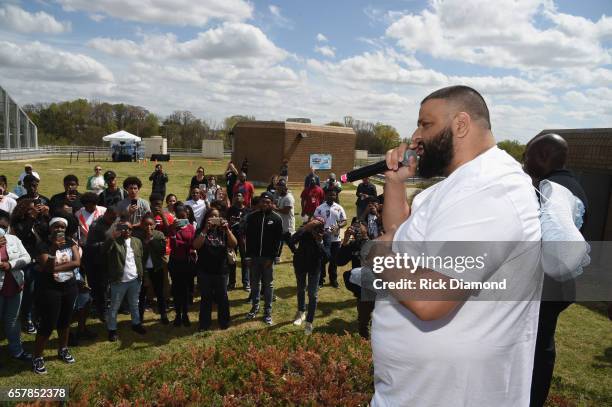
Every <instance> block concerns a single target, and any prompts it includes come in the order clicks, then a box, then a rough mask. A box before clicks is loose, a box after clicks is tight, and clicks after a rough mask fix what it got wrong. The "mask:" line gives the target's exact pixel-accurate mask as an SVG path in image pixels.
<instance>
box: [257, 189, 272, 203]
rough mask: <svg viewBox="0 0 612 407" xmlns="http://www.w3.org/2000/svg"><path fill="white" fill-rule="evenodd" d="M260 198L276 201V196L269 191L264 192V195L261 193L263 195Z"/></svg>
mask: <svg viewBox="0 0 612 407" xmlns="http://www.w3.org/2000/svg"><path fill="white" fill-rule="evenodd" d="M259 197H260V198H261V199H269V200H271V201H273V200H274V195H272V194H271V193H269V192H268V191H266V192H262V193H261V195H259Z"/></svg>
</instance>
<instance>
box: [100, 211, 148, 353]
mask: <svg viewBox="0 0 612 407" xmlns="http://www.w3.org/2000/svg"><path fill="white" fill-rule="evenodd" d="M103 252H104V254H105V255H106V258H107V267H108V278H109V281H110V295H111V304H110V308H109V310H108V316H107V317H106V327H107V328H108V340H109V341H111V342H115V341H117V313H118V312H119V308H120V307H121V303H122V302H123V298H124V297H127V302H128V305H129V307H130V314H131V316H132V330H134V332H137V333H139V334H141V335H144V334H145V333H146V332H147V331H146V330H145V328H144V327H143V326H142V322H141V319H140V313H139V311H138V297H139V295H140V286H141V282H142V276H143V248H142V242H141V241H140V239H138V238H134V237H132V224H131V223H130V220H129V215H127V214H123V215H121V218H120V220H119V223H118V224H117V227H116V229H115V230H114V231H113V232H112V234H111V237H110V238H109V239H107V240H106V243H105V244H104V248H103Z"/></svg>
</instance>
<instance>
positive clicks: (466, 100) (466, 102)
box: [421, 85, 491, 130]
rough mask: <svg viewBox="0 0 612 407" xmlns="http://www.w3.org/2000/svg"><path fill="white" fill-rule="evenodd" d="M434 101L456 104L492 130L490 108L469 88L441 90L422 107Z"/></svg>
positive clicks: (454, 87)
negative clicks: (446, 101)
mask: <svg viewBox="0 0 612 407" xmlns="http://www.w3.org/2000/svg"><path fill="white" fill-rule="evenodd" d="M432 99H444V100H448V101H449V102H452V103H454V104H456V105H457V106H458V107H459V109H460V110H461V111H465V112H466V113H468V114H469V115H470V116H471V117H472V119H474V120H477V121H482V122H484V124H485V127H486V128H487V129H489V130H491V118H490V117H489V108H488V107H487V103H486V102H485V100H484V98H483V97H482V95H481V94H480V93H478V92H477V91H476V90H475V89H473V88H470V87H469V86H464V85H456V86H449V87H446V88H442V89H439V90H437V91H435V92H433V93H431V94H429V95H428V96H427V97H426V98H425V99H423V100H422V101H421V105H423V104H424V103H425V102H427V101H429V100H432Z"/></svg>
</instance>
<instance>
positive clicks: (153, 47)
mask: <svg viewBox="0 0 612 407" xmlns="http://www.w3.org/2000/svg"><path fill="white" fill-rule="evenodd" d="M88 45H89V46H91V47H93V48H95V49H97V50H99V51H103V52H105V53H108V54H112V55H116V56H121V57H129V58H135V59H145V60H159V59H160V58H162V59H171V58H179V59H188V60H192V59H202V60H213V59H224V60H232V61H236V62H242V63H253V62H254V61H258V62H259V63H263V64H265V65H266V66H267V65H270V64H274V63H277V62H279V61H281V60H283V59H285V58H286V57H287V56H288V53H287V52H286V51H284V50H283V49H281V48H278V47H277V46H276V45H275V44H274V43H273V42H272V41H270V39H268V37H267V36H266V35H265V34H264V33H263V32H262V31H261V30H260V29H259V28H257V27H255V26H252V25H249V24H244V23H224V24H222V25H221V26H220V27H217V28H211V29H210V30H207V31H205V32H200V33H198V35H197V37H196V38H194V39H192V40H189V41H185V42H179V41H178V40H177V37H176V35H174V34H172V33H168V34H163V35H144V36H143V41H142V42H141V43H136V42H135V41H132V40H126V39H111V38H94V39H92V40H91V41H89V43H88Z"/></svg>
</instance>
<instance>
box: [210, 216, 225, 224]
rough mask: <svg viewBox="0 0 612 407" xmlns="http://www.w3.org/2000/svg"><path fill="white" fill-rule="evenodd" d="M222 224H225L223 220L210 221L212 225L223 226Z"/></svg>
mask: <svg viewBox="0 0 612 407" xmlns="http://www.w3.org/2000/svg"><path fill="white" fill-rule="evenodd" d="M222 222H223V219H221V218H211V219H210V223H212V224H213V225H215V226H221V223H222Z"/></svg>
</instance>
